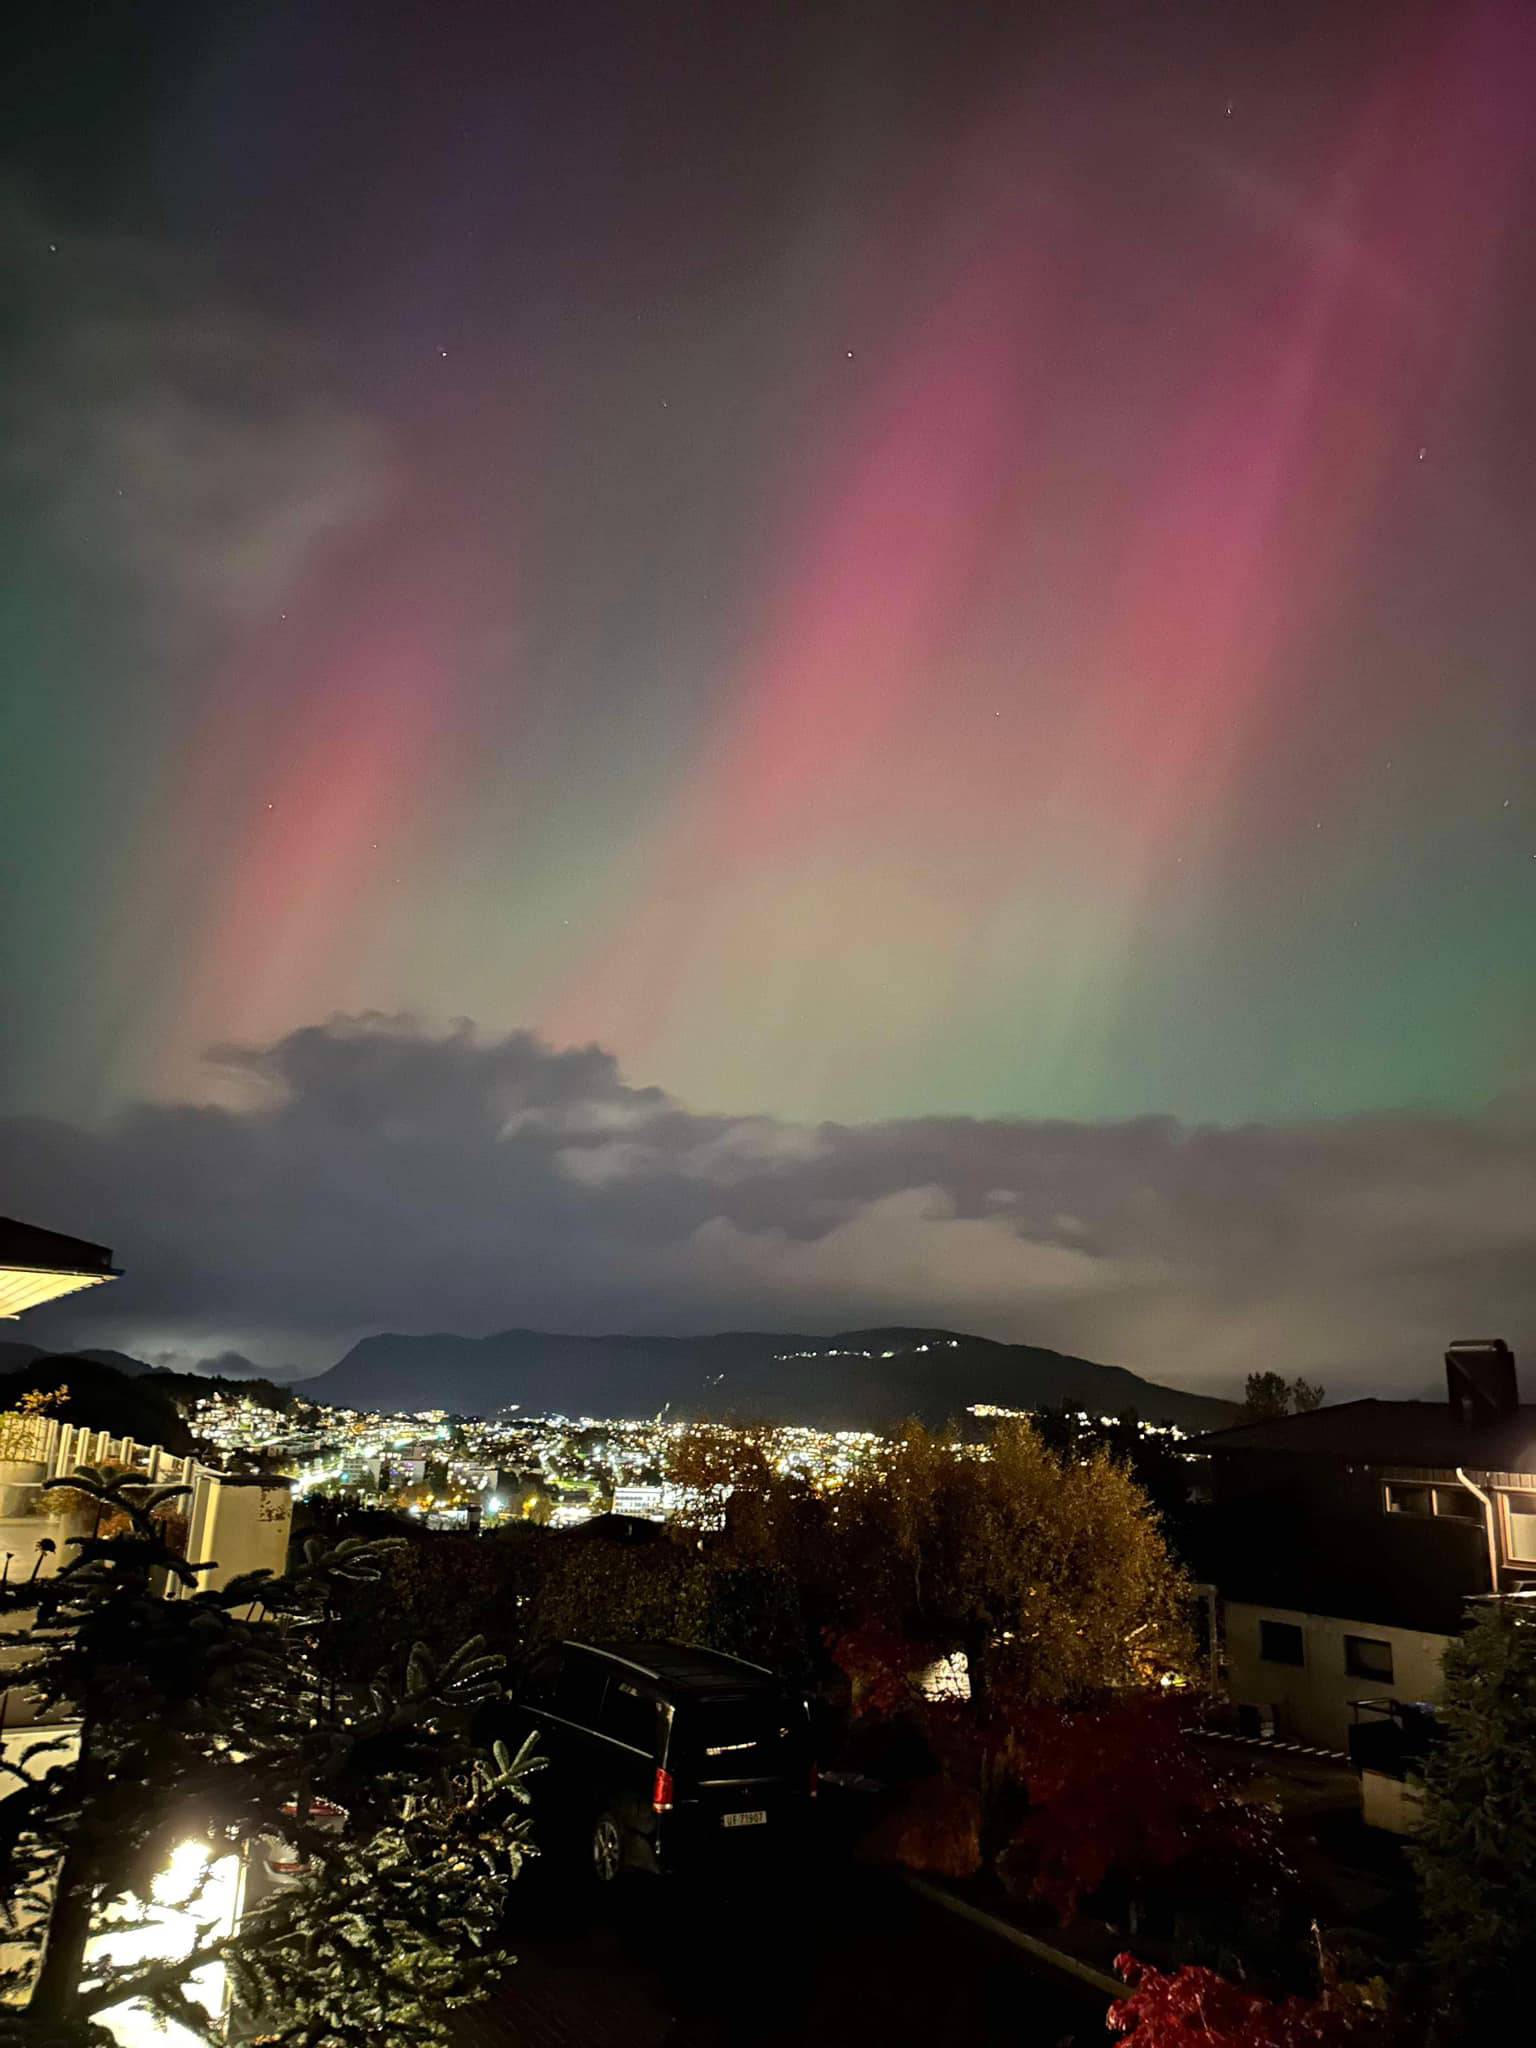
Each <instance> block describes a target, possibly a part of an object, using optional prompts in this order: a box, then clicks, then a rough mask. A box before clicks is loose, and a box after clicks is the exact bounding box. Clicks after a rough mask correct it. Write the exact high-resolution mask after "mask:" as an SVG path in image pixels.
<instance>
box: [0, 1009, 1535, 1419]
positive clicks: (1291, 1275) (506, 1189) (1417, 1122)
mask: <svg viewBox="0 0 1536 2048" xmlns="http://www.w3.org/2000/svg"><path fill="white" fill-rule="evenodd" d="M217 1057H218V1061H219V1063H220V1066H221V1067H222V1069H223V1071H224V1073H225V1075H226V1076H229V1075H233V1076H235V1077H236V1079H237V1080H238V1082H239V1084H240V1086H241V1088H242V1089H243V1090H244V1092H245V1095H246V1097H247V1099H246V1100H245V1101H244V1103H243V1105H242V1106H239V1107H233V1108H231V1107H222V1108H219V1107H195V1106H188V1105H152V1104H140V1105H137V1106H136V1107H134V1108H132V1109H131V1110H129V1111H127V1112H125V1113H123V1114H122V1115H120V1116H118V1117H117V1118H116V1119H115V1120H114V1121H112V1122H111V1123H109V1124H107V1125H105V1126H103V1127H101V1128H97V1129H84V1128H80V1127H77V1126H74V1125H70V1124H67V1123H63V1122H57V1121H44V1120H40V1119H17V1120H13V1121H12V1122H11V1123H10V1124H9V1125H7V1126H0V1157H3V1158H4V1159H5V1161H6V1163H7V1167H8V1169H9V1170H8V1173H7V1175H6V1186H5V1190H4V1206H5V1207H6V1208H7V1209H8V1210H9V1211H11V1212H12V1213H16V1214H21V1215H25V1216H28V1217H31V1218H33V1219H35V1220H36V1221H38V1222H40V1223H43V1224H47V1225H49V1226H51V1227H54V1228H58V1229H63V1230H67V1231H74V1232H78V1233H81V1234H84V1235H86V1236H89V1237H93V1238H98V1239H104V1240H106V1241H108V1242H110V1243H111V1244H112V1245H113V1247H114V1248H115V1250H116V1252H117V1254H118V1257H119V1260H120V1262H121V1263H122V1265H123V1266H124V1267H125V1268H126V1269H127V1276H126V1277H125V1278H124V1279H123V1280H122V1281H121V1282H119V1283H117V1285H116V1286H115V1287H114V1288H113V1290H112V1294H111V1296H110V1297H107V1296H103V1297H101V1298H99V1299H97V1298H94V1297H93V1298H91V1299H90V1300H89V1301H88V1302H84V1303H82V1304H81V1305H79V1306H76V1307H74V1308H69V1307H67V1306H64V1307H61V1308H60V1309H58V1310H55V1311H48V1312H46V1315H47V1317H49V1318H51V1321H49V1323H48V1327H47V1329H46V1332H45V1330H44V1317H36V1318H34V1319H33V1324H34V1326H35V1327H36V1329H37V1331H38V1341H47V1342H56V1341H63V1340H65V1339H66V1338H67V1340H68V1341H71V1342H78V1343H88V1342H89V1343H113V1344H120V1345H123V1346H125V1347H138V1348H139V1349H141V1350H142V1351H144V1352H147V1353H151V1354H154V1355H164V1354H166V1353H167V1352H169V1353H171V1354H174V1355H177V1356H180V1357H184V1358H186V1359H187V1360H188V1361H194V1360H197V1359H199V1358H202V1357H205V1356H208V1355H210V1354H213V1355H216V1354H217V1353H219V1352H220V1351H223V1350H238V1351H240V1352H242V1353H244V1354H246V1355H248V1356H251V1357H254V1358H255V1359H256V1360H257V1361H266V1360H270V1361H275V1362H286V1361H288V1360H290V1359H294V1358H301V1359H307V1360H308V1361H310V1362H311V1363H312V1364H314V1365H315V1366H317V1367H318V1366H320V1365H323V1364H325V1363H327V1362H329V1360H330V1359H331V1358H332V1357H333V1356H335V1355H336V1354H337V1353H338V1352H339V1351H340V1349H341V1348H342V1347H343V1346H344V1345H345V1344H346V1343H347V1342H349V1341H350V1340H351V1339H352V1338H353V1337H355V1336H357V1335H359V1334H362V1333H364V1332H366V1331H369V1330H376V1329H382V1328H396V1329H408V1330H431V1329H454V1330H461V1331H466V1332H476V1331H486V1330H491V1329H496V1328H503V1327H507V1326H509V1325H512V1324H531V1325H535V1326H537V1325H547V1326H549V1327H552V1328H559V1329H568V1330H582V1329H586V1330H595V1329H600V1328H606V1329H614V1328H624V1327H629V1328H637V1329H649V1330H663V1329H671V1330H678V1331H683V1330H701V1329H709V1328H713V1327H722V1326H728V1325H735V1326H738V1327H739V1326H741V1325H743V1324H753V1325H758V1326H768V1327H779V1328H810V1329H816V1328H821V1329H831V1328H835V1327H837V1326H839V1325H849V1324H857V1323H867V1322H870V1321H896V1320H913V1321H924V1322H935V1323H948V1324H951V1325H957V1326H960V1327H964V1328H968V1329H973V1330H977V1331H979V1332H983V1333H986V1334H992V1335H997V1336H1008V1337H1015V1338H1026V1339H1032V1340H1034V1341H1036V1342H1041V1343H1048V1344H1054V1345H1058V1346H1061V1347H1063V1348H1066V1349H1071V1350H1075V1351H1079V1352H1082V1353H1084V1354H1086V1355H1088V1356H1090V1357H1095V1358H1100V1359H1103V1360H1105V1361H1106V1362H1108V1363H1112V1364H1119V1365H1126V1366H1130V1367H1133V1368H1134V1369H1136V1370H1139V1371H1143V1372H1146V1373H1149V1374H1151V1375H1153V1376H1155V1377H1157V1378H1164V1379H1171V1380H1175V1381H1182V1382H1186V1383H1188V1384H1190V1385H1194V1386H1201V1387H1210V1388H1220V1387H1224V1386H1228V1385H1230V1384H1231V1383H1232V1382H1233V1380H1234V1379H1235V1378H1237V1377H1238V1376H1240V1375H1241V1374H1242V1373H1244V1372H1246V1371H1248V1370H1251V1369H1252V1368H1254V1367H1255V1366H1269V1365H1274V1366H1278V1367H1280V1368H1282V1369H1284V1370H1287V1371H1305V1372H1308V1373H1311V1374H1320V1375H1322V1376H1323V1377H1324V1378H1325V1379H1327V1380H1328V1382H1329V1384H1330V1385H1331V1386H1332V1387H1333V1388H1335V1389H1336V1390H1344V1389H1348V1388H1351V1387H1354V1388H1361V1387H1367V1386H1378V1387H1389V1388H1390V1387H1396V1388H1398V1389H1399V1390H1401V1391H1409V1390H1412V1391H1418V1390H1419V1389H1421V1388H1422V1386H1423V1384H1424V1382H1425V1378H1426V1374H1427V1373H1428V1372H1430V1371H1432V1370H1433V1361H1434V1360H1435V1358H1436V1356H1437V1355H1438V1352H1439V1351H1440V1350H1441V1349H1442V1348H1443V1345H1444V1343H1445V1341H1446V1340H1447V1339H1448V1338H1451V1337H1455V1336H1462V1335H1467V1334H1483V1333H1493V1334H1502V1335H1505V1336H1507V1337H1508V1338H1509V1339H1510V1340H1511V1341H1512V1342H1514V1343H1515V1345H1516V1347H1517V1349H1518V1348H1519V1346H1520V1344H1521V1343H1522V1341H1527V1345H1528V1340H1529V1339H1530V1338H1532V1337H1533V1336H1536V1329H1533V1325H1536V1316H1533V1313H1532V1309H1533V1285H1532V1277H1531V1276H1532V1272H1533V1270H1536V1267H1533V1261H1532V1250H1533V1236H1536V1230H1533V1221H1532V1219H1533V1218H1536V1113H1533V1104H1532V1103H1531V1102H1530V1101H1529V1100H1526V1099H1510V1100H1506V1101H1504V1102H1502V1103H1499V1104H1496V1105H1494V1106H1492V1107H1491V1108H1490V1109H1489V1110H1488V1111H1487V1112H1486V1113H1485V1114H1483V1115H1481V1116H1477V1117H1467V1118H1454V1117H1449V1116H1410V1115H1400V1116H1371V1117H1358V1118H1353V1119H1347V1120H1340V1121H1335V1122H1329V1123H1321V1122H1319V1123H1312V1124H1304V1125H1292V1126H1285V1127H1277V1126H1262V1125H1252V1126H1248V1127H1244V1128H1235V1129H1219V1128H1194V1127H1189V1126H1185V1125H1182V1124H1179V1123H1177V1122H1175V1121H1173V1120H1170V1119H1166V1118H1144V1119H1138V1120H1135V1121H1130V1122H1124V1123H1106V1124H1081V1123H1065V1122H1061V1123H1053V1122H1040V1121H1031V1122H1024V1121H1009V1120H1004V1119H965V1118H942V1119H941V1118H929V1119H922V1120H915V1121H907V1122H890V1123H878V1124H867V1125H858V1126H847V1125H834V1124H824V1125H819V1126H814V1127H813V1126H808V1125H799V1124H792V1123H786V1122H783V1121H781V1120H778V1119H775V1118H772V1117H765V1116H741V1117H732V1116H723V1115H706V1114H701V1113H699V1112H696V1111H693V1110H690V1109H687V1108H685V1107H684V1106H683V1105H682V1104H680V1103H678V1102H677V1101H675V1100H673V1099H672V1098H670V1097H668V1096H666V1095H665V1094H663V1093H662V1092H661V1091H660V1090H657V1089H653V1088H634V1087H631V1086H630V1085H628V1084H627V1083H626V1081H625V1080H624V1078H623V1076H622V1075H621V1073H620V1072H619V1069H618V1067H617V1065H616V1063H615V1061H614V1060H613V1059H612V1057H611V1056H610V1055H609V1054H607V1053H605V1052H603V1051H601V1050H599V1049H598V1048H596V1047H586V1048H581V1049H574V1050H564V1051H558V1050H555V1049H553V1048H552V1047H550V1046H549V1045H547V1044H545V1043H544V1042H543V1041H542V1040H541V1039H539V1038H538V1037H536V1036H535V1035H533V1034H531V1033H529V1032H513V1033H511V1034H510V1035H509V1036H507V1037H503V1038H498V1039H489V1038H482V1037H480V1036H479V1035H478V1034H477V1033H476V1032H475V1031H474V1029H473V1028H472V1027H471V1026H470V1025H468V1024H461V1025H458V1026H456V1027H454V1028H453V1029H452V1030H451V1031H449V1032H447V1033H446V1034H435V1033H433V1032H431V1031H429V1030H427V1029H426V1028H424V1027H422V1026H421V1025H419V1024H418V1023H416V1022H414V1021H413V1020H412V1019H411V1018H409V1017H383V1016H363V1017H338V1018H334V1019H332V1020H331V1022H329V1023H328V1024H325V1025H316V1026H312V1027H309V1028H306V1029H304V1030H300V1031H295V1032H293V1033H291V1034H289V1035H288V1036H287V1037H285V1038H283V1039H281V1040H279V1041H278V1042H277V1043H276V1044H273V1045H270V1046H266V1047H261V1048H225V1049H223V1050H222V1051H221V1052H220V1053H219V1055H218V1056H217Z"/></svg>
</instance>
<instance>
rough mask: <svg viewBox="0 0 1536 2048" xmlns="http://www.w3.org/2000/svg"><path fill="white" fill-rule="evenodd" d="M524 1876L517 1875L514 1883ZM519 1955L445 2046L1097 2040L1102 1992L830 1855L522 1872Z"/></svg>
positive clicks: (696, 2047)
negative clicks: (716, 1882) (724, 1868)
mask: <svg viewBox="0 0 1536 2048" xmlns="http://www.w3.org/2000/svg"><path fill="white" fill-rule="evenodd" d="M524 1887H526V1889H524ZM518 1890H519V1892H520V1893H521V1897H520V1899H519V1901H518V1904H517V1906H516V1908H515V1909H514V1922H515V1924H514V1926H513V1928H512V1929H511V1932H510V1942H511V1946H512V1947H513V1949H514V1951H515V1952H516V1954H517V1956H518V1962H517V1965H516V1966H515V1968H514V1969H513V1970H512V1971H511V1973H510V1975H509V1976H508V1978H507V1979H506V1981H505V1983H504V1984H503V1985H502V1986H501V1988H500V1989H499V1990H498V1991H497V1992H496V1994H495V1995H494V1996H493V1997H492V1998H491V1999H490V2000H489V2001H488V2002H487V2003H486V2004H485V2005H483V2006H479V2007H476V2008H475V2009H473V2010H472V2011H469V2012H466V2013H464V2014H462V2015H460V2016H459V2019H458V2021H457V2023H456V2025H455V2041H456V2044H458V2048H621V2044H622V2048H726V2044H733V2043H737V2042H744V2043H755V2042H769V2041H772V2042H774V2043H776V2044H782V2043H790V2042H793V2043H806V2044H810V2048H850V2044H852V2043H854V2042H863V2041H869V2042H872V2043H875V2044H877V2048H908V2044H910V2048H918V2044H922V2048H937V2044H945V2043H949V2042H956V2043H961V2042H963V2043H965V2044H966V2048H992V2044H996V2048H1003V2044H1005V2043H1006V2044H1007V2048H1058V2044H1064V2043H1073V2044H1074V2048H1081V2044H1088V2043H1093V2044H1095V2048H1097V2044H1099V2043H1102V2042H1104V2041H1105V2040H1106V2039H1107V2036H1106V2034H1105V2030H1104V2001H1103V2000H1102V1999H1100V1998H1099V1997H1098V1996H1096V1995H1095V1994H1094V1993H1092V1992H1087V1991H1084V1990H1082V1989H1081V1988H1079V1987H1076V1986H1074V1985H1072V1984H1070V1983H1067V1982H1064V1981H1063V1980H1061V1979H1060V1978H1058V1977H1056V1976H1055V1975H1054V1974H1050V1973H1046V1972H1043V1971H1041V1970H1038V1969H1036V1968H1035V1967H1033V1966H1032V1965H1031V1963H1030V1962H1029V1960H1028V1958H1027V1957H1024V1956H1022V1955H1020V1954H1019V1952H1018V1951H1017V1950H1016V1949H1012V1948H1010V1947H1008V1946H1007V1945H1006V1944H1005V1943H1003V1942H1001V1941H998V1940H997V1939H996V1938H995V1937H993V1936H991V1935H989V1934H987V1933H985V1932H984V1931H982V1930H980V1929H976V1928H972V1927H970V1926H968V1925H966V1924H965V1923H964V1922H962V1921H959V1920H956V1919H955V1918H954V1917H953V1916H952V1915H950V1914H949V1913H947V1912H945V1911H944V1910H943V1909H942V1908H940V1907H938V1906H935V1905H932V1904H930V1903H928V1902H926V1901H924V1900H921V1899H919V1898H917V1897H916V1896H915V1895H914V1894H913V1893H912V1892H910V1891H909V1890H908V1889H907V1888H906V1887H905V1886H904V1885H902V1884H901V1883H900V1882H899V1881H898V1880H896V1879H894V1878H891V1877H887V1876H885V1875H883V1874H881V1873H878V1872H872V1871H867V1870H863V1869H860V1868H857V1867H850V1866H848V1865H846V1864H843V1863H840V1862H835V1861H834V1862H829V1863H828V1864H827V1865H826V1866H825V1867H824V1869H823V1870H822V1872H821V1873H819V1874H818V1873H808V1874H804V1875H803V1876H802V1877H801V1878H800V1879H799V1880H797V1882H796V1883H795V1884H794V1886H793V1887H792V1888H790V1887H777V1888H774V1887H768V1886H756V1887H752V1888H733V1889H731V1890H728V1891H721V1890H719V1889H715V1890H710V1889H707V1888H698V1887H687V1888H685V1887H683V1886H681V1885H678V1886H673V1885H670V1884H667V1885H664V1884H657V1883H654V1882H650V1881H648V1880H645V1879H636V1880H634V1881H633V1883H632V1884H629V1883H626V1884H621V1885H620V1886H619V1887H618V1891H617V1895H616V1896H612V1897H602V1898H598V1899H593V1898H591V1897H590V1896H588V1897H585V1898H583V1897H581V1896H579V1895H577V1894H574V1893H572V1892H571V1891H569V1890H564V1889H561V1888H559V1887H557V1886H555V1885H554V1884H553V1883H550V1882H548V1881H547V1880H546V1879H545V1877H544V1875H543V1873H542V1872H541V1873H540V1874H539V1875H538V1876H533V1877H528V1878H525V1879H523V1880H522V1881H521V1882H520V1884H519V1887H518Z"/></svg>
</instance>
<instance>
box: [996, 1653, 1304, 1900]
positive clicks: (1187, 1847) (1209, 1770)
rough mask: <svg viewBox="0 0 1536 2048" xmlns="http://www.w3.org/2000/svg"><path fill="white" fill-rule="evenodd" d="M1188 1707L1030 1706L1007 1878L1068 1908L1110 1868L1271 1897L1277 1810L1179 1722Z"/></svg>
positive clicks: (1158, 1699) (1156, 1703)
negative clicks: (1020, 1802)
mask: <svg viewBox="0 0 1536 2048" xmlns="http://www.w3.org/2000/svg"><path fill="white" fill-rule="evenodd" d="M1185 1712H1186V1709H1185V1707H1184V1706H1183V1705H1182V1704H1181V1703H1180V1702H1178V1701H1177V1700H1173V1699H1170V1698H1168V1697H1167V1696H1166V1695H1163V1694H1157V1693H1132V1694H1128V1695H1123V1696H1121V1697H1119V1698H1117V1699H1113V1700H1111V1701H1109V1702H1108V1703H1106V1704H1105V1705H1103V1706H1101V1707H1096V1708H1092V1709H1084V1710H1081V1711H1078V1712H1063V1711H1059V1710H1053V1709H1041V1708H1036V1709H1033V1710H1030V1711H1028V1712H1026V1713H1025V1714H1024V1715H1023V1716H1021V1717H1020V1719H1019V1721H1018V1723H1017V1726H1016V1733H1015V1735H1014V1737H1013V1739H1012V1741H1011V1743H1010V1746H1009V1754H1010V1761H1011V1763H1012V1766H1013V1768H1014V1770H1015V1771H1016V1772H1017V1774H1018V1777H1019V1778H1020V1779H1021V1780H1022V1782H1023V1784H1024V1786H1025V1788H1026V1790H1027V1793H1028V1799H1029V1807H1028V1811H1027V1812H1026V1813H1025V1815H1024V1817H1023V1819H1022V1821H1020V1822H1019V1824H1018V1826H1017V1827H1016V1829H1015V1831H1014V1835H1013V1840H1012V1841H1011V1843H1010V1844H1009V1846H1008V1848H1007V1849H1006V1850H1005V1851H1004V1854H1003V1856H1002V1858H1001V1860H1000V1869H1001V1873H1002V1875H1003V1877H1004V1880H1005V1881H1006V1882H1007V1883H1008V1884H1009V1885H1010V1887H1011V1888H1012V1889H1015V1890H1020V1891H1024V1892H1027V1893H1028V1894H1029V1895H1030V1896H1031V1897H1033V1898H1037V1899H1039V1900H1041V1901H1042V1903H1044V1904H1046V1905H1048V1906H1049V1907H1050V1908H1051V1909H1052V1910H1053V1911H1054V1912H1055V1913H1056V1914H1057V1915H1058V1916H1059V1917H1060V1918H1062V1919H1068V1918H1070V1917H1071V1916H1072V1915H1073V1914H1074V1913H1075V1912H1077V1910H1078V1909H1079V1907H1080V1906H1081V1904H1082V1901H1083V1900H1084V1898H1085V1897H1087V1896H1089V1895H1091V1894H1092V1893H1094V1892H1096V1891H1097V1890H1099V1888H1100V1887H1101V1886H1102V1885H1104V1884H1105V1883H1106V1882H1107V1881H1109V1880H1110V1879H1111V1878H1118V1879H1123V1880H1126V1881H1128V1882H1130V1883H1132V1884H1135V1883H1137V1882H1138V1881H1144V1880H1146V1879H1149V1878H1153V1877H1157V1878H1159V1879H1163V1878H1166V1877H1168V1876H1169V1875H1170V1874H1172V1873H1174V1872H1176V1871H1178V1872H1182V1873H1183V1874H1184V1875H1185V1876H1186V1877H1187V1879H1188V1882H1189V1890H1190V1893H1191V1895H1192V1896H1193V1895H1210V1894H1211V1892H1212V1891H1213V1890H1215V1891H1216V1892H1218V1893H1220V1894H1221V1895H1223V1896H1228V1897H1230V1896H1232V1895H1241V1896H1242V1897H1244V1898H1247V1899H1258V1898H1263V1899H1264V1900H1266V1901H1272V1900H1273V1899H1274V1898H1276V1896H1277V1895H1278V1894H1279V1893H1280V1892H1281V1891H1282V1889H1283V1888H1284V1887H1285V1885H1286V1883H1287V1881H1288V1878H1289V1872H1288V1870H1287V1869H1286V1866H1285V1863H1284V1861H1283V1858H1282V1857H1281V1855H1280V1853H1279V1849H1278V1846H1277V1843H1276V1841H1275V1837H1274V1832H1273V1823H1272V1820H1271V1817H1270V1815H1269V1814H1268V1812H1267V1810H1265V1809H1264V1808H1261V1807H1256V1806H1251V1805H1245V1804H1243V1803H1242V1802H1241V1801H1240V1800H1239V1799H1238V1798H1237V1797H1236V1795H1235V1788H1234V1787H1233V1785H1232V1783H1231V1782H1230V1780H1228V1779H1227V1778H1226V1777H1224V1776H1223V1774H1222V1773H1221V1772H1219V1771H1218V1770H1216V1769H1215V1768H1214V1767H1213V1765H1212V1763H1211V1761H1210V1759H1209V1758H1208V1757H1207V1756H1206V1755H1205V1754H1204V1753H1203V1752H1202V1751H1201V1750H1200V1748H1199V1747H1198V1746H1197V1745H1196V1744H1195V1743H1194V1742H1193V1741H1192V1740H1191V1738H1190V1737H1189V1736H1188V1735H1187V1734H1186V1733H1185V1731H1184V1729H1183V1727H1182V1726H1181V1721H1182V1719H1183V1716H1184V1713H1185Z"/></svg>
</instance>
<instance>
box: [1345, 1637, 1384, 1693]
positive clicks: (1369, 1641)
mask: <svg viewBox="0 0 1536 2048" xmlns="http://www.w3.org/2000/svg"><path fill="white" fill-rule="evenodd" d="M1344 1669H1345V1670H1346V1671H1347V1672H1348V1673H1349V1675H1350V1677H1351V1678H1369V1679H1373V1680H1374V1681H1375V1682H1376V1684H1377V1685H1390V1684H1391V1683H1392V1645H1391V1644H1390V1643H1382V1642H1378V1641H1377V1640H1376V1638H1375V1637H1374V1636H1346V1637H1345V1638H1344Z"/></svg>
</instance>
